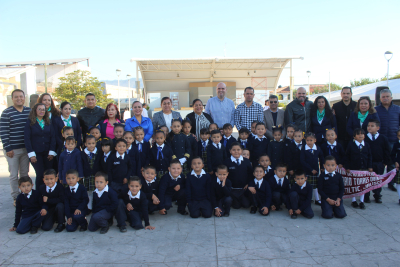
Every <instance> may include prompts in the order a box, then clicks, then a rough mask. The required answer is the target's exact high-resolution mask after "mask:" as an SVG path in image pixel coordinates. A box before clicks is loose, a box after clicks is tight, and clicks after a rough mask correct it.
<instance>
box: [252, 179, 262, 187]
mask: <svg viewBox="0 0 400 267" xmlns="http://www.w3.org/2000/svg"><path fill="white" fill-rule="evenodd" d="M263 181H264V178H261V180H257V178H254V185H255V186H257V183H258V188H261V185H262V183H263Z"/></svg>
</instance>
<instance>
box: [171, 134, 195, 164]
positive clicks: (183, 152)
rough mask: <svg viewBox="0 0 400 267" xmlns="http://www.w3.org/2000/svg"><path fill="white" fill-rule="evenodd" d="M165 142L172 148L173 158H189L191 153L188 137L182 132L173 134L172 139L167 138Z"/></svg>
mask: <svg viewBox="0 0 400 267" xmlns="http://www.w3.org/2000/svg"><path fill="white" fill-rule="evenodd" d="M167 143H168V144H169V146H170V147H171V148H172V152H173V154H174V158H177V159H181V158H183V157H187V158H188V159H189V158H190V156H191V155H192V149H191V145H190V142H189V138H188V137H187V136H186V135H185V134H183V133H179V134H173V139H172V140H167Z"/></svg>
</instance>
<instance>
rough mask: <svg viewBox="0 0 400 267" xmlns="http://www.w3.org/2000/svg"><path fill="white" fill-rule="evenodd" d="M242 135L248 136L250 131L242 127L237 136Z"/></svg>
mask: <svg viewBox="0 0 400 267" xmlns="http://www.w3.org/2000/svg"><path fill="white" fill-rule="evenodd" d="M242 133H247V134H250V131H249V129H247V128H246V127H243V128H240V130H239V134H242Z"/></svg>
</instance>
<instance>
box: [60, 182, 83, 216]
mask: <svg viewBox="0 0 400 267" xmlns="http://www.w3.org/2000/svg"><path fill="white" fill-rule="evenodd" d="M64 197H65V198H64V207H65V216H67V218H72V215H73V214H74V212H75V210H77V209H78V210H80V211H82V212H83V211H84V212H86V211H87V204H88V203H89V197H88V194H87V191H86V188H85V187H84V186H83V185H81V184H80V185H79V186H78V190H77V192H75V193H74V194H72V193H71V189H70V187H69V186H68V187H66V188H64Z"/></svg>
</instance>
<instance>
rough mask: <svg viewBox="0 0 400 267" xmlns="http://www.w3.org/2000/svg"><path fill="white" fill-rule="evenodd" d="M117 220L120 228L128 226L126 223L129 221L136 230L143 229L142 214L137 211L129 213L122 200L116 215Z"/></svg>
mask: <svg viewBox="0 0 400 267" xmlns="http://www.w3.org/2000/svg"><path fill="white" fill-rule="evenodd" d="M115 218H117V226H118V227H121V226H126V222H125V221H126V220H129V223H130V225H131V227H132V228H134V229H136V230H139V229H143V224H142V213H141V212H138V211H136V210H131V211H128V210H127V209H126V205H125V203H124V201H123V200H122V199H120V200H119V203H118V208H117V212H116V213H115Z"/></svg>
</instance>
